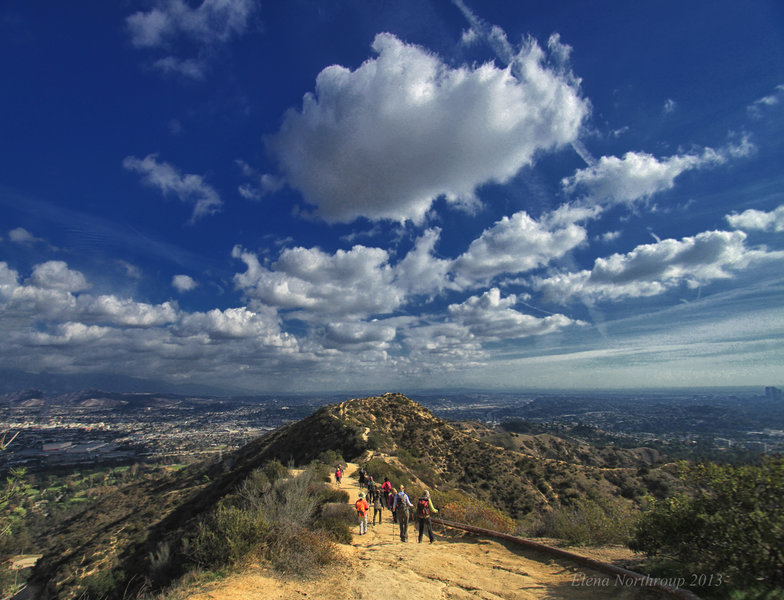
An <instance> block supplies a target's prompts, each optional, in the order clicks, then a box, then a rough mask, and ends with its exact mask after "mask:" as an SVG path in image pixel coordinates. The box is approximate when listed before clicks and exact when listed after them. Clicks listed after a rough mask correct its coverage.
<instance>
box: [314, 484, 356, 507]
mask: <svg viewBox="0 0 784 600" xmlns="http://www.w3.org/2000/svg"><path fill="white" fill-rule="evenodd" d="M318 497H319V504H326V503H328V502H340V503H343V504H345V503H346V502H348V501H349V499H350V497H349V494H348V492H347V491H346V490H338V489H335V488H333V487H332V486H325V487H324V488H322V489H321V490H319V492H318Z"/></svg>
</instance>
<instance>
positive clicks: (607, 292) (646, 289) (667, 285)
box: [533, 231, 784, 302]
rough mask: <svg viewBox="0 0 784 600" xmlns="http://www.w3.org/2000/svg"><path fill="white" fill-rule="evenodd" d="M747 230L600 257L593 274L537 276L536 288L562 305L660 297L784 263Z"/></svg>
mask: <svg viewBox="0 0 784 600" xmlns="http://www.w3.org/2000/svg"><path fill="white" fill-rule="evenodd" d="M745 240H746V234H745V233H744V232H742V231H733V232H729V231H705V232H702V233H700V234H698V235H696V236H694V237H685V238H683V239H681V240H673V239H666V240H661V241H660V242H657V243H655V244H644V245H641V246H637V247H636V248H635V249H634V250H632V251H631V252H629V253H627V254H613V255H612V256H610V257H608V258H597V259H596V261H595V262H594V266H593V268H592V269H591V270H584V271H578V272H573V273H561V274H556V275H552V276H550V277H547V278H534V280H533V284H534V287H535V288H537V289H539V290H541V291H542V292H543V293H544V294H545V296H547V297H548V298H550V299H552V300H554V301H560V302H566V301H569V300H570V299H572V298H574V297H579V298H581V299H583V300H584V301H588V302H590V301H600V300H617V299H622V298H640V297H645V296H655V295H658V294H661V293H664V292H665V291H667V290H669V289H672V288H674V287H676V286H678V285H681V284H686V285H690V286H698V285H702V284H705V283H709V282H711V281H713V280H716V279H727V278H730V277H732V276H733V272H734V271H739V270H742V269H743V268H745V267H746V266H748V265H749V264H750V263H751V262H753V261H759V260H781V259H782V258H784V252H768V251H766V250H764V249H750V248H747V247H746V245H745Z"/></svg>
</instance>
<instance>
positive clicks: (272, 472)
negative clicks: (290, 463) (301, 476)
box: [263, 460, 289, 483]
mask: <svg viewBox="0 0 784 600" xmlns="http://www.w3.org/2000/svg"><path fill="white" fill-rule="evenodd" d="M263 472H264V474H265V475H266V476H267V479H269V480H270V482H272V483H274V482H275V481H277V480H278V479H283V478H284V477H288V476H289V470H288V469H287V468H286V466H285V465H284V464H283V463H282V462H280V461H279V460H271V461H270V462H268V463H267V464H266V465H264V469H263Z"/></svg>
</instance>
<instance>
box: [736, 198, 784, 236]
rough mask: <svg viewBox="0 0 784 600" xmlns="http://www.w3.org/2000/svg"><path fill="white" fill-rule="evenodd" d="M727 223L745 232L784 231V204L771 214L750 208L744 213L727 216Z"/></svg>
mask: <svg viewBox="0 0 784 600" xmlns="http://www.w3.org/2000/svg"><path fill="white" fill-rule="evenodd" d="M726 219H727V222H728V223H729V224H730V225H732V226H733V227H735V228H737V229H743V230H745V231H753V230H759V231H775V232H781V231H784V204H782V205H781V206H779V207H778V208H775V209H773V210H772V211H770V212H766V211H763V210H757V209H754V208H750V209H748V210H744V211H743V212H742V213H739V214H738V213H733V214H731V215H727V217H726Z"/></svg>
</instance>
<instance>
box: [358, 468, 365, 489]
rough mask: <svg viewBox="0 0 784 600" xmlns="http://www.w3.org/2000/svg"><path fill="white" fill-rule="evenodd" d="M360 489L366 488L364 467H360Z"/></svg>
mask: <svg viewBox="0 0 784 600" xmlns="http://www.w3.org/2000/svg"><path fill="white" fill-rule="evenodd" d="M359 487H360V488H362V487H365V469H364V467H359Z"/></svg>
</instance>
